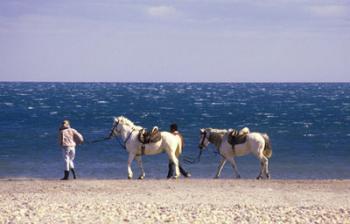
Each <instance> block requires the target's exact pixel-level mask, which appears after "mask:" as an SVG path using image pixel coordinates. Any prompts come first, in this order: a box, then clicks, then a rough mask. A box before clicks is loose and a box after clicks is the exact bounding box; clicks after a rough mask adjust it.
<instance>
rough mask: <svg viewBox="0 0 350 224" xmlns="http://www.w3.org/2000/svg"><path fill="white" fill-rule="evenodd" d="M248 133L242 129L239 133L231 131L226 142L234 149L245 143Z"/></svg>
mask: <svg viewBox="0 0 350 224" xmlns="http://www.w3.org/2000/svg"><path fill="white" fill-rule="evenodd" d="M248 133H249V132H247V131H245V130H244V131H243V129H242V130H241V131H237V130H235V129H233V130H232V131H230V132H229V133H228V137H227V141H228V143H230V144H231V145H232V148H234V147H235V145H239V144H243V143H245V142H246V140H247V134H248Z"/></svg>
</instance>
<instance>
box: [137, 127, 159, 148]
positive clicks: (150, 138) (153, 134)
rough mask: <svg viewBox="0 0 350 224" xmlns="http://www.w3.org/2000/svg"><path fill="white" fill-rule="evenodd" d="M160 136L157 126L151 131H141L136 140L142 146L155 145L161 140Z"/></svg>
mask: <svg viewBox="0 0 350 224" xmlns="http://www.w3.org/2000/svg"><path fill="white" fill-rule="evenodd" d="M161 138H162V136H161V133H160V131H159V129H158V127H157V126H155V127H153V129H152V131H147V129H145V128H144V129H141V130H140V131H139V134H138V139H139V141H140V142H141V143H142V144H149V143H156V142H159V141H160V140H161Z"/></svg>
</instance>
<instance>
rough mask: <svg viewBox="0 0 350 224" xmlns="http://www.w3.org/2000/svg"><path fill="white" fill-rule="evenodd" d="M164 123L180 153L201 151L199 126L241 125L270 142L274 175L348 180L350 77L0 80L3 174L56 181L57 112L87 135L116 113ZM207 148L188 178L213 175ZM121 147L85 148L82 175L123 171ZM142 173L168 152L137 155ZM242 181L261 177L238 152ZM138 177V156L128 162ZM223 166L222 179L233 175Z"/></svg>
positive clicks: (163, 166)
mask: <svg viewBox="0 0 350 224" xmlns="http://www.w3.org/2000/svg"><path fill="white" fill-rule="evenodd" d="M118 115H124V116H126V117H128V118H129V119H130V120H132V121H134V122H135V123H136V124H139V125H141V126H144V127H148V128H150V127H152V126H154V125H157V126H159V127H160V128H161V129H163V130H167V129H168V127H169V124H170V123H172V122H176V123H178V126H179V129H180V131H181V132H182V133H183V135H184V136H185V142H186V148H185V150H184V154H183V155H186V156H193V157H194V156H195V155H197V153H198V148H197V145H198V142H199V129H200V128H203V127H214V128H236V129H238V128H242V127H244V126H247V127H249V128H250V129H251V130H252V131H259V132H267V133H268V134H269V136H270V138H271V140H272V146H273V157H272V158H271V159H270V172H271V174H272V177H273V178H283V179H284V178H297V179H300V178H312V179H316V178H320V179H326V178H350V84H349V83H347V84H346V83H345V84H335V83H334V84H301V83H298V84H283V83H282V84H281V83H276V84H272V83H268V84H253V83H252V84H241V83H239V84H238V83H237V84H236V83H232V84H219V83H207V84H198V83H195V84H193V83H183V84H182V83H181V84H176V83H173V84H163V83H162V84H160V83H143V84H141V83H139V84H137V83H121V84H119V83H116V84H113V83H0V178H5V177H33V178H59V177H61V176H62V173H63V162H62V155H61V150H60V148H59V146H58V144H57V143H58V141H57V136H58V135H57V134H58V127H59V124H60V123H61V121H62V120H63V119H69V120H71V123H72V126H73V127H74V128H76V129H78V130H79V131H80V132H81V133H83V134H84V136H85V138H86V139H87V140H94V139H99V138H101V137H104V136H105V135H106V134H107V133H108V131H109V130H110V128H111V125H112V122H113V120H112V118H113V116H118ZM213 151H214V148H213V147H209V149H208V150H207V151H206V152H205V153H204V155H203V158H202V160H201V162H200V163H198V164H193V165H187V164H184V167H185V168H186V169H188V170H189V171H190V172H191V173H192V176H193V177H194V178H196V177H199V178H211V177H213V176H214V175H215V172H216V168H217V166H218V161H219V159H220V158H219V156H218V155H216V154H215V153H213ZM126 161H127V153H126V152H125V151H124V150H123V149H122V148H121V147H120V146H119V145H118V144H117V142H116V141H115V140H114V141H109V142H101V143H97V144H93V145H82V146H80V147H78V149H77V157H76V169H77V171H78V172H79V176H80V177H82V178H125V177H126V176H127V172H126ZM143 161H144V167H145V171H146V176H147V177H151V178H163V177H165V176H166V174H167V157H166V155H165V154H161V155H156V156H144V157H143ZM236 161H237V164H238V168H239V170H240V172H241V176H242V177H243V178H254V177H255V176H257V174H258V169H259V162H258V161H257V159H256V158H255V157H253V156H244V157H239V158H237V159H236ZM133 168H134V173H135V175H138V169H137V166H136V163H135V164H134V166H133ZM232 176H233V173H232V168H231V166H229V165H228V164H227V165H226V167H225V168H224V171H223V174H222V177H223V178H231V177H232Z"/></svg>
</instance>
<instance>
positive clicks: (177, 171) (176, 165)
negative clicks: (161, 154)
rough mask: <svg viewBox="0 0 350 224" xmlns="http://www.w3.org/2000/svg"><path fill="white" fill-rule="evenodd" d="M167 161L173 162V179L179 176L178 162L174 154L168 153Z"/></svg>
mask: <svg viewBox="0 0 350 224" xmlns="http://www.w3.org/2000/svg"><path fill="white" fill-rule="evenodd" d="M169 159H170V160H171V161H172V162H173V164H174V166H175V176H174V177H175V178H178V177H179V176H180V169H179V160H178V159H177V158H176V155H175V153H169Z"/></svg>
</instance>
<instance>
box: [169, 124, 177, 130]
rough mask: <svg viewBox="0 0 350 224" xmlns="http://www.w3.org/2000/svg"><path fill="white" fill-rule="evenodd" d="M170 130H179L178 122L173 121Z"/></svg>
mask: <svg viewBox="0 0 350 224" xmlns="http://www.w3.org/2000/svg"><path fill="white" fill-rule="evenodd" d="M170 131H177V124H176V123H172V124H171V125H170Z"/></svg>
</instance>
